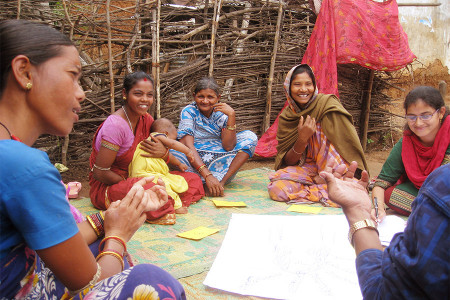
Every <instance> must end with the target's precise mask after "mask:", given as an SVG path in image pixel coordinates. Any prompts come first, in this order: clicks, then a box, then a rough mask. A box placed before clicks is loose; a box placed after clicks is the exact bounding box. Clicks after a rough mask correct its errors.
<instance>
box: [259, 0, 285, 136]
mask: <svg viewBox="0 0 450 300" xmlns="http://www.w3.org/2000/svg"><path fill="white" fill-rule="evenodd" d="M279 3H280V6H279V9H278V19H277V27H276V32H275V39H274V42H273V51H272V57H271V59H270V71H269V80H268V82H267V101H266V111H265V115H264V120H263V123H262V128H261V132H262V133H264V132H266V131H267V129H269V127H270V113H271V108H272V85H273V75H274V73H275V62H276V59H277V51H278V41H279V39H280V28H281V20H282V16H283V4H282V2H281V0H280V1H279Z"/></svg>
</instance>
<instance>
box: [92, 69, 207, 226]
mask: <svg viewBox="0 0 450 300" xmlns="http://www.w3.org/2000/svg"><path fill="white" fill-rule="evenodd" d="M122 94H123V99H124V105H123V106H122V107H121V108H120V109H118V110H117V111H116V112H115V113H114V114H112V115H110V116H109V117H108V118H107V119H106V120H105V121H104V122H103V123H102V124H101V125H100V127H99V128H98V130H97V133H96V134H95V136H94V140H93V142H92V154H91V157H90V168H91V172H90V173H89V184H90V186H91V189H90V198H91V202H92V204H94V206H95V207H97V208H99V209H106V208H108V207H109V206H110V205H111V203H112V202H114V201H117V200H120V199H122V198H123V197H124V195H126V193H127V192H128V191H129V190H130V188H131V187H132V186H133V184H134V183H135V182H136V181H139V179H140V178H132V177H130V178H129V177H128V166H129V164H130V162H131V160H132V159H133V154H134V151H135V150H136V147H137V145H138V144H139V143H140V142H143V143H142V144H141V147H143V150H145V151H146V152H148V153H149V156H152V157H162V158H163V159H166V158H167V157H168V155H169V149H166V148H165V147H164V145H162V143H161V142H158V141H157V140H156V139H153V140H152V141H148V140H147V137H148V136H149V135H150V126H151V125H152V123H153V118H152V117H151V116H150V114H148V113H147V111H148V109H149V108H150V106H151V105H152V104H153V79H152V78H151V77H150V76H149V75H148V74H146V73H144V72H135V73H131V74H128V75H127V76H125V79H124V84H123V92H122ZM171 173H175V174H177V175H181V176H183V177H184V178H185V179H186V181H187V183H188V186H189V189H188V190H187V191H186V192H184V193H182V194H180V198H181V201H182V202H183V205H184V206H189V205H190V204H191V203H193V202H196V201H198V200H199V199H200V198H202V197H203V196H204V195H205V192H204V189H203V185H202V181H201V180H200V177H199V176H198V175H197V174H194V173H190V172H179V171H172V172H171ZM175 221H176V216H175V210H174V201H173V199H172V198H171V197H169V201H168V203H166V205H164V206H163V207H161V208H160V209H158V210H157V211H152V212H147V222H149V223H154V224H163V225H171V224H175Z"/></svg>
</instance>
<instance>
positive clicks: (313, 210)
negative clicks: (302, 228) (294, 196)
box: [287, 204, 323, 214]
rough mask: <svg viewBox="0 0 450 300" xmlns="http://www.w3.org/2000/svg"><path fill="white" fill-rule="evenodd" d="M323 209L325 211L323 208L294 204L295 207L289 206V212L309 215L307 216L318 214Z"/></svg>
mask: <svg viewBox="0 0 450 300" xmlns="http://www.w3.org/2000/svg"><path fill="white" fill-rule="evenodd" d="M322 209H323V207H316V206H306V205H303V204H294V205H291V206H289V208H288V209H287V211H293V212H299V213H307V214H318V213H319V212H320V211H321V210H322Z"/></svg>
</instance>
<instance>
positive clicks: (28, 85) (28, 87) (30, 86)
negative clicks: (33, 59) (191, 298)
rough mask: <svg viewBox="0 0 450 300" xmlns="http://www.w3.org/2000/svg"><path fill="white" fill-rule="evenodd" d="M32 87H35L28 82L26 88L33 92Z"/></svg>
mask: <svg viewBox="0 0 450 300" xmlns="http://www.w3.org/2000/svg"><path fill="white" fill-rule="evenodd" d="M32 87H33V84H32V83H31V82H28V83H27V84H26V85H25V88H26V89H27V90H31V88H32Z"/></svg>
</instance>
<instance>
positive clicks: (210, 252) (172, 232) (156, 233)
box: [71, 168, 342, 278]
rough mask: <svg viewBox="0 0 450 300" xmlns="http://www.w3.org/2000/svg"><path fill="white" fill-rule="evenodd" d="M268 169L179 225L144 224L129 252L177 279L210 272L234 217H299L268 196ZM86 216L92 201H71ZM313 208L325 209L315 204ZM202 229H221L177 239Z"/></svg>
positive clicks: (192, 211) (205, 202)
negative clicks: (197, 237) (228, 203)
mask: <svg viewBox="0 0 450 300" xmlns="http://www.w3.org/2000/svg"><path fill="white" fill-rule="evenodd" d="M270 171H271V170H270V169H267V168H258V169H253V170H246V171H241V172H239V173H238V174H237V175H236V178H235V179H234V180H233V181H232V183H230V184H229V185H227V186H226V188H225V197H223V198H209V197H205V198H204V199H202V200H200V201H199V202H198V203H195V204H193V205H191V206H190V207H189V213H188V214H185V215H177V223H176V224H175V225H168V226H167V225H153V224H147V223H146V224H144V225H143V226H142V227H141V228H140V229H139V230H138V231H137V232H136V234H135V235H134V236H133V238H132V240H131V241H130V242H129V244H128V252H130V254H131V255H132V256H133V258H134V260H136V261H137V262H138V263H152V264H155V265H157V266H159V267H161V268H163V269H164V270H166V271H168V272H169V273H170V274H172V275H173V276H174V277H176V278H182V277H187V276H191V275H194V274H199V273H201V272H204V271H207V270H209V268H210V267H211V265H212V263H213V261H214V258H215V256H216V254H217V252H218V251H219V248H220V245H221V243H222V241H223V239H224V237H225V232H226V230H227V227H228V222H229V220H230V218H231V214H232V213H240V214H246V213H247V214H268V215H296V216H298V213H295V212H288V211H286V209H287V208H288V207H289V205H286V204H285V203H280V202H276V201H272V200H271V199H270V198H269V196H268V193H267V184H268V182H269V180H268V176H267V174H268V173H269V172H270ZM212 199H218V200H226V201H243V202H245V203H246V204H247V207H240V208H237V207H235V208H217V207H216V206H215V205H214V203H213V202H212ZM71 203H72V205H74V206H75V207H77V208H78V209H79V210H80V211H81V212H82V213H83V214H84V215H86V214H91V213H94V212H96V211H97V210H96V209H95V208H94V207H93V206H92V204H91V202H90V200H89V198H83V199H80V200H75V201H71ZM313 206H319V207H320V206H321V205H319V204H315V205H313ZM341 213H342V211H341V209H336V208H324V209H323V210H322V211H321V213H320V214H341ZM198 226H206V227H209V228H214V229H219V230H220V231H219V232H218V233H216V234H213V235H210V236H208V237H206V238H204V239H202V240H200V241H193V240H188V239H184V238H180V237H177V236H176V235H177V233H181V232H185V231H188V230H191V229H194V228H196V227H198Z"/></svg>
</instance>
